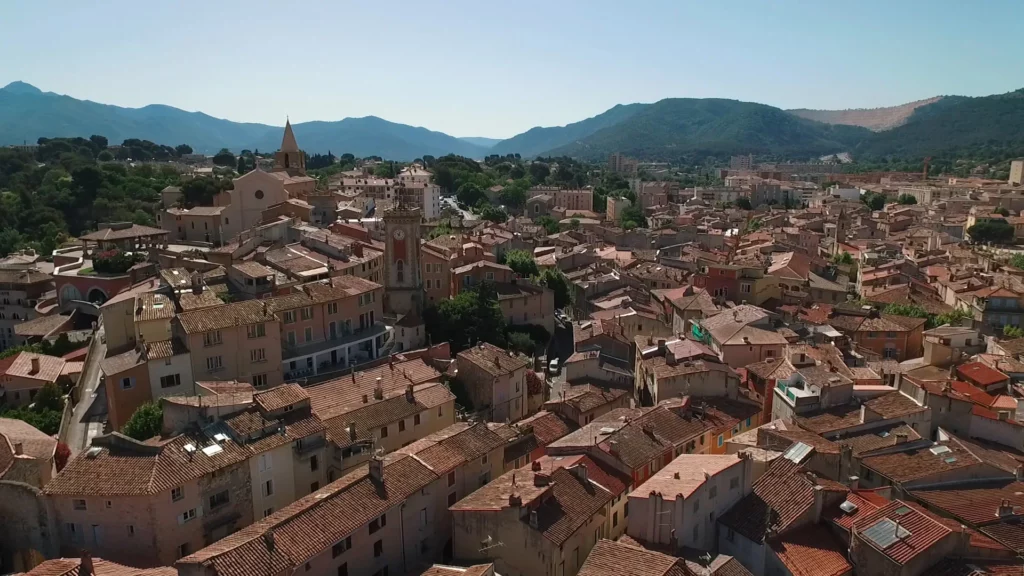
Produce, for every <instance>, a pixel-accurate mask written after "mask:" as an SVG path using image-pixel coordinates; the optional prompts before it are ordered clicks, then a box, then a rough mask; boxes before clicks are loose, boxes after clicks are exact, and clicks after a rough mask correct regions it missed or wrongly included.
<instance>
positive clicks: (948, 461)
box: [945, 456, 956, 464]
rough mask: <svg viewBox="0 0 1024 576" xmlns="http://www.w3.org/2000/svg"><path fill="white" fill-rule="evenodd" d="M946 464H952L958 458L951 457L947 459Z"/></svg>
mask: <svg viewBox="0 0 1024 576" xmlns="http://www.w3.org/2000/svg"><path fill="white" fill-rule="evenodd" d="M945 462H946V464H952V463H953V462H956V456H950V457H949V458H946V460H945Z"/></svg>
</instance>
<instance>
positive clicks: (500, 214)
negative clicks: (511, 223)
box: [480, 204, 508, 224]
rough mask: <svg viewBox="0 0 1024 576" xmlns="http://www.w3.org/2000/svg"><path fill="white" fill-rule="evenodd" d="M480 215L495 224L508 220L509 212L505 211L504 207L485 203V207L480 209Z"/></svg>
mask: <svg viewBox="0 0 1024 576" xmlns="http://www.w3.org/2000/svg"><path fill="white" fill-rule="evenodd" d="M480 217H481V218H483V219H484V220H490V221H491V222H494V223H495V224H501V223H502V222H505V221H506V220H508V212H505V210H504V209H502V208H498V207H497V206H491V205H490V204H485V205H484V207H483V209H482V210H481V211H480Z"/></svg>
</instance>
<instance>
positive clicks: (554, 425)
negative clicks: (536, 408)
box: [517, 410, 576, 447]
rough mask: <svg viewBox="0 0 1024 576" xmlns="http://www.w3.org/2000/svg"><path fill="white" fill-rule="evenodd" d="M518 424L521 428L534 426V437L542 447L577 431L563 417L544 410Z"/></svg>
mask: <svg viewBox="0 0 1024 576" xmlns="http://www.w3.org/2000/svg"><path fill="white" fill-rule="evenodd" d="M517 424H518V426H519V427H520V428H522V427H523V426H532V427H533V435H534V436H536V437H537V443H538V445H539V446H542V447H543V446H547V445H548V444H550V443H552V442H554V441H555V440H558V439H559V438H561V437H563V436H565V435H566V434H568V433H570V432H572V431H573V430H575V429H576V426H575V425H574V424H570V423H568V422H566V421H565V420H563V419H562V417H561V416H559V415H557V414H554V413H552V412H547V411H544V410H541V411H540V412H537V413H536V414H534V415H533V416H530V417H529V418H525V419H523V420H520V421H519V422H518V423H517Z"/></svg>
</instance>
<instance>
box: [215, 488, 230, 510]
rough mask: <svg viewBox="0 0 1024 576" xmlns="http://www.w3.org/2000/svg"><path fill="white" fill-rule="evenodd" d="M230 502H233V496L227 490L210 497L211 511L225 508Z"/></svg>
mask: <svg viewBox="0 0 1024 576" xmlns="http://www.w3.org/2000/svg"><path fill="white" fill-rule="evenodd" d="M229 502H231V496H230V495H229V494H228V491H227V490H224V491H222V492H218V493H216V494H214V495H213V496H210V510H215V509H216V508H217V507H219V506H224V505H225V504H227V503H229Z"/></svg>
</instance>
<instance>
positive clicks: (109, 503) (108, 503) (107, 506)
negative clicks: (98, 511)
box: [104, 500, 114, 510]
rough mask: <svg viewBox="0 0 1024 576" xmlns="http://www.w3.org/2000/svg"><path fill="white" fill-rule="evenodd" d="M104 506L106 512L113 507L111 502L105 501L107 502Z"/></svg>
mask: <svg viewBox="0 0 1024 576" xmlns="http://www.w3.org/2000/svg"><path fill="white" fill-rule="evenodd" d="M104 506H105V507H106V508H107V510H110V509H111V508H113V507H114V502H113V500H107V502H106V504H104Z"/></svg>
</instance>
